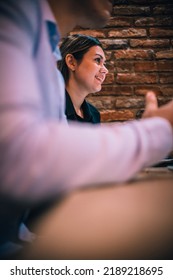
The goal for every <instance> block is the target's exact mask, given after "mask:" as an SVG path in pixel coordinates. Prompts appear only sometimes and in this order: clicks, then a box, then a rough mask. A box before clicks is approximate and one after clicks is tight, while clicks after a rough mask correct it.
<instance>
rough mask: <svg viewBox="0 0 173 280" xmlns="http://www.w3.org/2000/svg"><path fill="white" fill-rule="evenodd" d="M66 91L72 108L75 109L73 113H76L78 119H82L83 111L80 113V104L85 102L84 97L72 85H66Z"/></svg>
mask: <svg viewBox="0 0 173 280" xmlns="http://www.w3.org/2000/svg"><path fill="white" fill-rule="evenodd" d="M66 90H67V92H68V94H69V95H70V98H71V100H72V103H73V106H74V108H75V111H76V113H77V115H79V116H80V117H83V111H82V108H81V106H82V104H83V102H84V100H85V97H86V95H84V94H82V93H81V92H82V91H80V90H79V89H78V88H76V87H75V86H74V85H72V84H70V85H69V84H68V85H66Z"/></svg>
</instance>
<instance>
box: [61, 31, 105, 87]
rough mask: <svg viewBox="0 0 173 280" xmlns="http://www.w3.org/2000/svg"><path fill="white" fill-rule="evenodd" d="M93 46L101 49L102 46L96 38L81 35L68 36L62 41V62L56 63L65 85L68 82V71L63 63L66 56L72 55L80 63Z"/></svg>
mask: <svg viewBox="0 0 173 280" xmlns="http://www.w3.org/2000/svg"><path fill="white" fill-rule="evenodd" d="M93 46H100V47H101V48H102V49H103V46H102V44H101V43H100V41H99V40H98V39H97V38H94V37H92V36H86V35H82V34H74V35H70V36H68V37H66V38H65V39H64V40H63V41H62V43H61V45H60V51H61V55H62V60H60V61H58V69H59V70H60V71H61V73H62V75H63V77H64V80H65V83H66V82H67V81H68V80H69V69H68V67H67V64H66V62H65V57H66V55H67V54H72V55H73V56H74V58H75V59H76V60H77V61H78V62H80V61H81V60H82V58H83V56H84V54H85V53H86V52H87V51H88V50H89V49H90V48H91V47H93Z"/></svg>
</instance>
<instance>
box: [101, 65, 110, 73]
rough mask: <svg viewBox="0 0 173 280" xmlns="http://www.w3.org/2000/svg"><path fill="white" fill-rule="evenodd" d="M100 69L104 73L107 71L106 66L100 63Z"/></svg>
mask: <svg viewBox="0 0 173 280" xmlns="http://www.w3.org/2000/svg"><path fill="white" fill-rule="evenodd" d="M100 71H101V72H102V73H105V74H107V73H108V69H107V68H106V66H105V65H104V64H103V65H102V67H101V69H100Z"/></svg>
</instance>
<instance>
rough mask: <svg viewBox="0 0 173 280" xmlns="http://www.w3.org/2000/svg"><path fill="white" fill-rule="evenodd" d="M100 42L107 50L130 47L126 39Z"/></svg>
mask: <svg viewBox="0 0 173 280" xmlns="http://www.w3.org/2000/svg"><path fill="white" fill-rule="evenodd" d="M100 41H101V43H102V45H103V48H104V49H105V50H117V49H122V48H123V49H124V48H127V47H128V40H125V39H104V40H100Z"/></svg>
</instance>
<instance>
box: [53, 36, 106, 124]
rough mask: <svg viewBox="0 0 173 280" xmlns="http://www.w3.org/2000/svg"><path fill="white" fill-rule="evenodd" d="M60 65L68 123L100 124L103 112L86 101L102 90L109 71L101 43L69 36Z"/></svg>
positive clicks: (62, 45) (91, 39) (61, 48)
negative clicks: (64, 87) (71, 121)
mask: <svg viewBox="0 0 173 280" xmlns="http://www.w3.org/2000/svg"><path fill="white" fill-rule="evenodd" d="M60 50H61V54H62V60H61V61H59V63H58V68H59V70H60V71H61V73H62V75H63V77H64V80H65V84H66V115H67V118H68V119H69V120H76V121H80V122H90V123H99V122H100V113H99V112H98V110H97V109H96V108H95V107H94V106H93V105H91V104H90V103H88V102H87V101H86V100H85V98H86V97H87V96H88V94H90V93H94V92H98V91H100V90H101V87H102V83H103V82H104V80H105V77H106V74H107V73H108V70H107V68H106V66H105V62H106V58H105V54H104V51H103V48H102V45H101V43H100V41H99V40H98V39H96V38H94V37H91V36H85V35H80V34H75V35H71V36H68V37H67V38H66V39H65V40H64V41H63V42H62V44H61V46H60Z"/></svg>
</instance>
